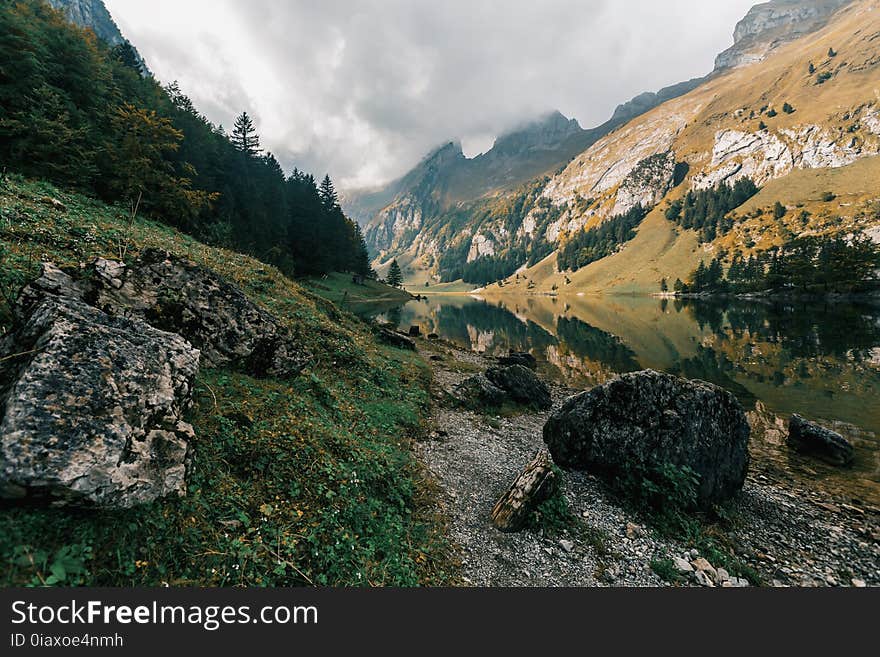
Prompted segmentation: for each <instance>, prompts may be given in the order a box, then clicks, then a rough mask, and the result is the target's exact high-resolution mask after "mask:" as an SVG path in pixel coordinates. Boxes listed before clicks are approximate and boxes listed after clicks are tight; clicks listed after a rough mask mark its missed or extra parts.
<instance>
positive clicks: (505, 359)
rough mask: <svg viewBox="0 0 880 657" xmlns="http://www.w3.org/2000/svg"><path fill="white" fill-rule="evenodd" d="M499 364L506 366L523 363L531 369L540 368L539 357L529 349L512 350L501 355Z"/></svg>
mask: <svg viewBox="0 0 880 657" xmlns="http://www.w3.org/2000/svg"><path fill="white" fill-rule="evenodd" d="M498 364H499V365H502V366H504V367H509V366H511V365H522V366H523V367H528V368H529V369H530V370H536V369H538V359H537V358H535V357H534V356H532V354H530V353H528V352H527V351H513V350H511V351H510V353H508V354H507V355H506V356H501V357H500V358H499V359H498Z"/></svg>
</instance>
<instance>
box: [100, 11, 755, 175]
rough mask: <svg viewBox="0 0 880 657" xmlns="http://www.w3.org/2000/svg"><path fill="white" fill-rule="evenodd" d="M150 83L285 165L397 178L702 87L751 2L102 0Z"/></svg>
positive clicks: (587, 124) (597, 121)
mask: <svg viewBox="0 0 880 657" xmlns="http://www.w3.org/2000/svg"><path fill="white" fill-rule="evenodd" d="M105 2H106V4H107V7H108V8H109V9H110V12H111V13H112V14H113V16H114V18H115V19H116V22H117V23H118V24H119V26H120V28H121V29H122V32H123V33H124V34H125V36H126V37H128V38H129V39H130V40H131V41H132V42H133V43H134V44H135V45H136V46H137V47H138V49H139V50H140V51H141V53H142V54H143V55H144V57H145V58H146V60H147V62H148V63H149V66H150V68H151V69H152V70H153V72H154V73H155V75H156V76H157V77H158V78H159V79H160V80H161V81H163V82H169V81H172V80H178V81H179V82H180V85H181V87H182V88H183V90H184V91H185V92H186V93H187V94H188V95H189V96H190V97H192V99H193V100H194V101H195V103H196V105H197V106H198V107H199V108H200V109H201V110H202V111H203V112H204V113H205V114H206V115H207V116H208V118H209V119H211V120H212V121H214V122H215V123H219V124H223V125H224V126H227V127H229V126H231V125H232V122H233V120H234V117H235V116H236V115H237V114H238V113H239V112H241V111H242V110H245V109H246V110H247V111H248V112H249V113H251V114H252V115H253V116H254V117H255V118H256V119H257V122H258V125H259V128H260V133H261V135H262V139H263V145H264V147H266V148H268V149H270V150H272V151H273V152H274V153H275V155H276V156H277V157H278V158H279V160H281V162H282V164H283V165H284V166H285V167H286V168H290V167H291V166H293V165H294V164H295V165H297V166H299V167H300V168H303V169H306V170H308V171H311V172H313V173H315V174H316V175H323V174H324V173H325V172H329V173H330V175H331V176H332V177H333V178H334V179H336V180H337V182H338V183H339V185H340V186H341V187H343V188H345V187H349V188H350V187H355V186H367V185H372V184H377V183H380V182H384V181H387V180H389V179H392V178H394V177H397V176H399V175H401V174H402V173H404V172H405V171H406V170H408V169H409V168H410V167H411V166H412V165H413V164H415V163H416V162H417V161H418V160H419V159H421V157H422V156H423V155H425V154H426V153H427V151H428V150H430V149H431V148H433V147H434V146H436V145H438V144H440V143H442V142H444V141H446V140H448V139H451V138H458V139H461V140H462V142H463V145H464V148H465V152H466V153H467V154H469V155H474V154H477V153H479V152H481V151H482V150H485V149H486V148H488V147H489V146H491V143H492V140H493V138H494V137H495V136H496V135H498V134H500V133H502V132H504V131H505V130H507V129H510V128H511V127H514V126H515V125H517V124H518V123H521V122H523V121H524V120H526V119H528V118H530V117H533V116H535V115H537V114H540V113H542V112H544V111H547V110H551V109H559V110H560V111H561V112H562V113H563V114H565V115H566V116H573V117H574V118H576V119H577V120H578V121H579V122H580V123H581V125H582V126H584V127H592V126H594V125H598V124H600V123H602V122H604V121H605V120H606V119H607V118H608V117H609V116H610V115H611V113H612V111H613V110H614V108H615V107H616V106H617V105H618V104H619V103H621V102H623V101H626V100H628V99H629V98H631V97H632V96H634V95H636V94H637V93H640V92H642V91H648V90H651V91H654V90H657V89H659V88H660V87H663V86H665V85H668V84H672V83H675V82H679V81H682V80H686V79H688V78H691V77H695V76H698V75H703V74H705V73H707V72H708V71H709V70H711V68H712V63H713V60H714V57H715V55H716V54H717V53H718V52H720V51H721V50H724V49H725V48H727V47H728V46H729V45H730V44H731V43H732V41H733V39H732V36H731V35H732V33H733V27H734V25H735V24H736V22H737V20H739V19H740V18H741V17H742V16H744V15H745V13H746V11H747V10H748V8H749V7H750V6H751V5H752V4H754V3H755V0H709V1H707V0H663V1H657V0H541V1H540V2H537V1H535V0H346V1H342V0H286V1H282V0H150V1H149V2H144V1H143V0H105Z"/></svg>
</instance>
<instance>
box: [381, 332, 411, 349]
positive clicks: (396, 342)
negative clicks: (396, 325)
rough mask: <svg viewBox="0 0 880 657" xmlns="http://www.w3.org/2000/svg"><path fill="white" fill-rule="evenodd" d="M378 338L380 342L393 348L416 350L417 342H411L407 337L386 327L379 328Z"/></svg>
mask: <svg viewBox="0 0 880 657" xmlns="http://www.w3.org/2000/svg"><path fill="white" fill-rule="evenodd" d="M376 337H377V338H379V341H380V342H382V343H384V344H387V345H389V346H391V347H397V348H398V349H406V350H407V351H415V350H416V343H415V342H413V341H412V340H410V339H409V338H408V337H406V336H405V335H402V334H400V333H398V332H397V331H392V330H391V329H388V328H385V327H384V326H380V327H377V329H376Z"/></svg>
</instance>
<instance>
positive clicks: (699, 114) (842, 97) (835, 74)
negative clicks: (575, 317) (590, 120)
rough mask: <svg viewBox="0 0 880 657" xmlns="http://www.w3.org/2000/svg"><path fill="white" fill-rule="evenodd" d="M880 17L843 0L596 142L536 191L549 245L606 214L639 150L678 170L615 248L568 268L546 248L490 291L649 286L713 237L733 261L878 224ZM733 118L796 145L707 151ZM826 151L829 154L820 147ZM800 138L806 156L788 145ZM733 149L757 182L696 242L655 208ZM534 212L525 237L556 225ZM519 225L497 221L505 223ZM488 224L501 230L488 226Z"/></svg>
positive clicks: (685, 270)
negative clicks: (778, 212) (670, 161)
mask: <svg viewBox="0 0 880 657" xmlns="http://www.w3.org/2000/svg"><path fill="white" fill-rule="evenodd" d="M878 30H880V6H878V3H877V2H876V0H859V1H856V2H853V3H852V4H851V5H850V6H848V7H846V8H844V9H842V10H841V11H840V12H838V14H836V15H835V16H834V18H833V19H832V20H831V21H830V22H829V24H828V25H827V26H826V27H824V28H822V29H821V30H819V31H818V32H816V33H814V34H810V35H807V36H805V37H803V38H801V39H798V40H797V41H794V42H792V43H790V44H787V45H784V46H781V47H779V48H778V49H777V50H775V51H774V52H773V53H772V54H771V55H770V56H769V57H768V58H767V59H766V60H765V61H762V62H758V63H755V64H753V65H750V66H745V67H743V68H739V69H734V70H730V71H728V72H725V73H723V74H721V75H718V76H717V77H714V78H711V79H709V80H708V81H707V82H705V83H704V84H702V85H700V86H699V87H698V88H696V89H695V90H693V91H691V92H690V93H688V94H687V95H685V96H682V97H680V98H677V99H675V100H671V101H669V102H667V103H664V104H663V105H661V106H659V107H657V108H655V109H653V110H651V111H650V112H648V113H646V114H645V115H643V116H641V117H638V118H636V119H634V120H633V121H631V122H629V123H627V124H626V125H624V126H622V127H620V128H618V129H617V130H615V131H614V132H613V133H611V134H610V135H608V136H607V137H605V138H603V139H602V140H600V141H599V142H597V143H596V144H595V145H593V146H592V147H591V148H589V149H587V150H586V151H585V152H584V153H582V154H580V155H579V156H578V157H576V158H575V159H574V160H573V161H572V162H571V163H570V164H569V165H568V166H567V167H566V168H565V170H563V171H562V172H561V173H559V174H558V175H556V176H554V177H553V178H552V179H551V180H550V182H549V183H548V184H547V186H546V187H545V188H544V190H543V200H545V201H547V200H549V201H552V209H556V210H558V211H560V212H561V215H560V217H559V218H558V221H557V222H556V223H555V224H553V225H552V227H553V229H554V231H555V232H554V233H553V235H558V239H559V241H558V242H556V243H555V246H556V247H562V246H564V245H565V244H566V243H567V242H568V241H570V240H571V239H572V238H573V237H574V236H577V235H578V232H579V231H580V230H581V229H582V228H584V227H586V228H590V227H593V226H596V225H598V224H599V223H601V221H602V220H604V219H605V218H608V217H609V216H611V215H612V214H613V207H614V206H615V203H616V199H617V198H618V192H619V191H620V190H621V189H622V187H623V185H624V183H625V182H626V179H625V178H624V175H625V174H626V172H629V171H634V170H636V169H634V167H635V168H637V167H638V163H640V162H644V161H647V158H650V157H652V156H656V155H658V154H664V153H667V152H670V151H671V152H672V153H674V158H675V161H676V162H677V163H679V164H680V165H681V166H682V167H684V170H686V171H687V174H686V175H685V176H684V179H683V181H682V183H681V184H679V185H678V186H677V187H676V188H674V189H673V190H672V191H671V192H669V193H668V194H667V197H666V199H665V200H664V201H661V204H660V206H659V208H658V209H657V210H655V211H654V212H652V213H651V214H649V215H648V217H647V218H646V219H645V221H644V223H643V225H642V226H641V227H640V229H639V231H638V235H637V237H636V238H635V239H633V240H632V241H630V242H628V243H626V244H625V245H623V247H622V249H621V251H620V253H618V254H616V255H612V256H610V257H607V258H604V259H603V260H600V261H596V262H594V263H592V264H589V265H588V266H586V267H584V268H583V269H581V270H579V271H577V272H576V273H569V274H568V275H565V274H557V273H556V272H555V264H556V262H555V256H551V257H550V258H547V259H545V260H542V261H541V262H539V263H537V264H535V265H533V266H532V267H530V268H529V269H528V270H527V271H526V272H525V276H524V277H523V276H521V277H520V281H519V283H517V281H516V280H515V277H514V278H513V280H512V281H511V278H508V279H507V280H506V281H505V285H504V289H498V288H497V286H493V288H492V290H490V293H503V292H505V290H506V291H517V292H518V291H521V289H524V290H527V291H529V292H531V293H537V294H547V293H558V294H598V293H604V294H608V293H615V294H621V293H622V294H629V293H646V292H655V291H658V289H659V282H660V280H661V279H662V278H667V279H668V280H669V281H674V280H675V279H676V278H682V279H683V280H684V279H686V278H687V277H688V275H689V274H690V273H691V271H693V269H694V268H695V267H696V266H697V264H698V263H699V262H700V260H701V259H703V260H711V259H712V258H713V257H714V255H715V254H717V253H719V252H722V251H723V252H725V253H726V254H727V257H728V260H727V261H726V264H728V265H729V264H730V261H729V259H730V258H731V254H733V253H734V252H735V251H737V250H739V251H741V252H743V253H745V254H748V253H753V252H755V251H756V250H758V251H762V250H767V249H769V248H773V247H778V246H781V245H782V244H784V243H786V242H787V241H790V240H792V239H794V238H797V237H800V236H810V235H822V236H825V235H828V236H832V235H834V234H837V233H844V234H845V233H846V232H847V231H852V230H853V229H859V228H873V227H874V226H876V225H878V224H880V219H878V218H877V213H876V211H875V210H874V209H873V208H872V203H874V202H875V201H876V200H877V199H878V196H880V190H878V187H877V182H876V181H877V180H878V175H880V160H878V157H877V153H878V150H880V135H878V134H877V131H878V128H877V127H876V124H875V121H876V113H877V110H878V91H877V89H878V88H880V56H878V42H877V39H876V35H877V34H878ZM730 131H736V132H738V133H743V134H745V135H752V136H755V135H761V136H762V139H765V140H767V143H768V144H771V145H778V146H779V147H780V148H783V147H785V148H788V147H787V146H784V144H783V141H784V140H789V141H788V142H787V143H789V144H796V146H793V147H792V148H793V150H792V151H790V152H789V151H785V152H783V154H782V155H780V154H779V153H777V154H776V155H774V154H773V147H775V146H768V148H769V149H770V154H769V155H768V154H766V152H764V153H763V154H761V153H762V152H761V151H758V153H759V155H756V156H755V157H756V159H757V160H758V164H755V163H754V162H752V161H750V160H749V157H748V156H747V155H742V154H739V155H738V154H737V152H736V149H734V151H732V153H733V154H732V155H731V151H729V150H725V148H727V147H724V146H722V149H721V153H722V154H723V157H724V158H727V159H723V160H721V161H719V162H716V161H715V160H714V158H715V155H716V154H715V152H714V151H715V146H716V138H717V137H718V136H719V135H723V134H724V133H725V132H726V133H727V137H728V139H735V138H732V137H730V135H731V132H730ZM774 140H776V141H774ZM780 140H782V141H780ZM722 143H724V141H723V140H722ZM799 149H800V150H799ZM832 151H833V152H834V153H835V157H834V158H832V157H828V156H827V154H828V153H829V152H832ZM745 152H746V153H747V152H748V150H747V149H746V150H745ZM801 152H803V153H804V155H803V159H796V157H797V156H798V155H797V154H798V153H801ZM807 153H809V155H807ZM786 157H787V158H789V159H786ZM774 158H778V159H774ZM857 158H863V159H857ZM742 159H745V160H746V161H745V162H742V165H743V167H744V171H746V172H748V174H749V175H752V176H754V177H755V182H756V183H757V184H759V185H761V186H763V187H765V189H764V191H763V192H762V193H761V194H759V195H758V196H757V197H755V198H754V199H752V201H751V203H749V204H746V206H745V207H743V208H740V209H738V210H737V211H736V213H735V214H736V218H735V226H734V229H733V230H732V231H730V232H727V233H726V234H723V235H720V236H718V237H717V238H715V239H713V241H712V242H710V243H708V244H700V243H699V240H698V239H697V236H696V235H695V234H692V233H690V232H689V231H685V230H682V229H680V228H678V227H676V226H674V225H673V224H671V223H670V222H669V221H667V220H666V219H665V217H664V216H663V214H662V210H663V209H664V208H665V205H666V203H667V202H668V201H671V200H673V199H675V198H677V197H679V196H681V195H683V194H684V193H686V192H687V190H689V189H691V187H692V185H693V184H694V183H697V182H699V180H700V177H701V176H703V175H705V174H716V173H717V170H718V169H719V168H722V167H725V166H728V165H729V164H730V163H733V164H734V165H735V164H738V163H740V160H742ZM851 159H857V161H856V162H855V163H854V164H849V165H848V166H840V167H839V168H806V167H819V166H826V167H827V166H829V163H834V166H838V164H846V163H847V162H849V161H850V160H851ZM685 165H686V166H685ZM800 167H805V168H803V169H801V168H800ZM710 180H711V179H710ZM768 181H769V182H768ZM710 186H711V185H710ZM828 193H830V195H832V196H833V198H828V197H829V194H828ZM581 199H587V200H588V201H587V202H583V203H582V202H581ZM776 201H780V202H781V203H783V204H785V205H786V206H788V210H789V212H788V213H787V214H786V215H785V216H784V217H782V218H781V219H780V218H779V217H774V216H773V213H772V211H771V210H772V207H773V205H774V204H775V202H776ZM804 212H806V213H807V216H806V217H805V218H804V217H803V213H804ZM541 217H543V214H541V213H537V214H536V215H535V220H536V222H533V223H536V224H537V226H538V228H537V230H536V231H535V232H534V238H533V239H534V240H538V241H540V240H542V239H545V238H547V239H556V238H555V237H548V235H551V234H550V233H546V232H543V228H542V227H541V223H540V221H539V220H540V219H541ZM524 225H525V223H524ZM516 228H517V226H515V225H514V226H507V229H508V232H509V233H510V234H513V231H514V230H515V229H516ZM494 235H495V236H496V238H497V235H498V231H496V232H495V233H494ZM710 239H712V238H710ZM496 251H497V249H496ZM511 271H512V269H511ZM524 279H527V280H524ZM509 284H510V285H512V287H508V285H509Z"/></svg>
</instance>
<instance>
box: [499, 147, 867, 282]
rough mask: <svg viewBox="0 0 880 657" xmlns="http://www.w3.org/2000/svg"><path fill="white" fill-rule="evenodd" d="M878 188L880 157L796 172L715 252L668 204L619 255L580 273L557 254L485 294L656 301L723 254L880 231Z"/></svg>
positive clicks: (756, 204)
mask: <svg viewBox="0 0 880 657" xmlns="http://www.w3.org/2000/svg"><path fill="white" fill-rule="evenodd" d="M878 180H880V157H870V158H865V159H863V160H859V161H857V162H855V163H854V164H851V165H849V166H845V167H840V168H835V169H829V168H826V169H797V170H795V171H793V172H791V173H790V174H788V175H787V176H784V177H782V178H778V179H776V180H772V181H770V182H769V183H768V184H767V185H766V186H765V187H764V188H763V189H762V190H761V191H760V192H759V193H758V194H757V195H756V196H754V197H752V198H751V199H750V200H749V201H747V202H746V203H744V204H743V205H742V206H741V207H739V208H737V209H736V210H735V214H736V215H738V216H739V218H740V219H739V220H738V222H737V225H736V227H735V228H734V230H733V231H731V232H730V233H728V234H727V235H724V236H722V237H719V238H717V239H716V240H714V242H712V243H710V244H700V243H699V240H698V237H697V233H696V232H695V231H693V230H683V229H681V228H680V227H679V226H677V225H675V224H674V223H672V222H671V221H669V220H667V219H666V218H665V217H664V215H663V212H664V209H665V206H666V204H665V203H663V204H661V205H660V206H658V207H657V208H655V209H654V210H653V211H652V212H650V213H649V214H648V216H647V217H646V218H645V220H644V221H643V222H642V224H641V226H640V227H639V229H638V231H637V234H636V237H635V238H634V239H633V240H632V241H631V242H629V243H627V244H626V246H625V247H624V248H623V249H622V250H621V251H619V252H618V253H615V254H614V255H612V256H609V257H607V258H603V259H602V260H599V261H597V262H594V263H592V264H590V265H588V266H587V267H584V268H582V269H580V270H578V271H577V272H574V273H559V272H557V271H556V255H555V254H554V255H551V256H549V257H548V258H546V259H545V260H543V261H541V262H540V263H538V264H537V265H535V266H534V267H531V268H529V269H527V270H526V271H524V272H523V273H522V274H521V275H520V278H519V280H517V279H516V277H515V276H514V277H510V278H508V279H506V281H505V282H504V286H503V287H499V286H497V285H492V286H490V287H489V288H487V289H486V290H485V294H488V295H490V296H495V295H499V294H507V293H533V294H548V293H558V294H560V295H563V296H565V295H571V294H588V295H590V294H652V293H655V292H658V291H659V285H660V280H661V279H662V278H664V277H665V278H667V280H668V281H670V283H671V282H672V281H674V280H675V279H676V278H681V279H682V280H686V278H687V277H688V275H689V274H690V273H691V272H692V271H693V270H694V269H695V268H696V266H697V265H698V264H699V263H700V260H709V259H711V258H712V257H713V254H715V253H717V252H718V251H719V250H725V251H727V252H728V253H731V252H733V251H736V250H739V251H742V252H743V253H745V254H748V253H750V252H754V251H756V250H760V249H766V248H768V247H770V246H778V245H780V244H782V243H783V242H784V241H785V239H786V237H787V236H788V237H790V236H791V235H792V234H803V233H805V232H808V233H814V234H835V233H838V232H841V231H843V232H849V231H852V230H859V229H864V228H870V227H874V226H877V225H880V206H878V202H880V187H878V186H877V181H878ZM829 194H830V195H831V196H828V195H829ZM675 197H676V194H672V195H670V197H669V199H673V198H675ZM776 201H779V202H781V203H782V204H783V205H785V206H786V207H787V208H788V212H787V214H786V216H785V217H783V218H782V219H781V220H780V219H776V218H774V217H773V214H772V209H773V205H774V204H775V203H776ZM804 212H806V213H807V214H808V217H806V218H805V217H804V215H803V213H804ZM749 245H751V246H749ZM554 286H555V288H556V289H554Z"/></svg>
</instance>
